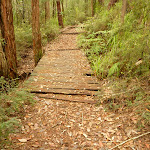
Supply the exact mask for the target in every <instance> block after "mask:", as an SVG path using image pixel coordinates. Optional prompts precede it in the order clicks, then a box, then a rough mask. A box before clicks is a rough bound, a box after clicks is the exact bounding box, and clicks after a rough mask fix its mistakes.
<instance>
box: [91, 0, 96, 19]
mask: <svg viewBox="0 0 150 150" xmlns="http://www.w3.org/2000/svg"><path fill="white" fill-rule="evenodd" d="M95 5H96V0H91V10H92V17H94V15H95Z"/></svg>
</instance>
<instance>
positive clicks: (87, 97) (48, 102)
mask: <svg viewBox="0 0 150 150" xmlns="http://www.w3.org/2000/svg"><path fill="white" fill-rule="evenodd" d="M76 38H77V34H76V29H75V28H68V29H67V30H64V31H63V34H61V35H60V36H59V37H58V38H57V39H56V40H54V41H53V42H52V43H50V44H49V45H48V46H47V48H46V52H45V55H44V56H43V58H42V59H41V61H40V62H39V64H38V66H37V67H36V68H35V69H34V71H33V73H32V75H31V76H30V78H29V79H28V81H26V83H25V87H26V88H27V89H30V90H31V92H32V93H36V100H37V101H38V102H37V103H36V105H35V106H34V107H33V108H31V107H29V108H28V106H26V107H27V108H25V110H26V115H25V117H24V119H23V121H22V123H23V126H22V128H21V133H17V134H14V135H13V136H12V137H11V138H12V140H13V145H12V149H15V150H80V149H83V150H85V149H86V150H97V149H101V150H102V149H103V150H105V149H109V148H111V147H113V146H115V145H116V144H119V143H120V142H122V141H124V140H127V139H128V138H129V137H131V136H136V135H137V134H138V133H137V132H136V131H135V130H133V128H132V130H131V126H132V124H133V122H134V121H135V117H134V118H133V120H130V121H128V120H127V116H128V114H121V115H117V114H113V113H109V112H105V110H104V108H103V107H102V106H99V107H96V106H95V103H96V99H97V92H98V90H100V89H101V84H100V83H99V82H98V81H97V79H96V77H94V76H90V75H91V73H92V71H91V68H90V65H89V63H88V61H87V58H86V57H85V55H84V53H83V52H82V51H81V50H79V49H78V47H77V44H76V43H77V41H76ZM131 117H132V116H131ZM127 121H128V124H127ZM124 129H125V130H124ZM129 132H130V133H129ZM128 144H129V145H137V143H136V141H130V143H128ZM124 149H128V145H127V146H126V147H125V148H122V150H124ZM129 149H130V148H129Z"/></svg>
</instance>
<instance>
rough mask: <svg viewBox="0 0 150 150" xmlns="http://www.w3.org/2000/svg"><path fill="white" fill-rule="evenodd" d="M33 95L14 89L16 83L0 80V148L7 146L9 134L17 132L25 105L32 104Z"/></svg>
mask: <svg viewBox="0 0 150 150" xmlns="http://www.w3.org/2000/svg"><path fill="white" fill-rule="evenodd" d="M34 102H35V101H34V100H33V95H32V94H30V93H28V92H26V91H25V90H23V89H19V88H16V82H15V80H14V81H6V80H5V79H4V78H3V77H1V78H0V147H1V148H3V146H4V144H7V142H8V137H9V134H10V133H13V132H15V131H17V129H18V127H19V125H20V121H19V118H20V117H21V115H22V113H23V112H24V108H25V105H28V104H34Z"/></svg>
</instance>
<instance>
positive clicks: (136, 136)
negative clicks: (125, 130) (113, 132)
mask: <svg viewBox="0 0 150 150" xmlns="http://www.w3.org/2000/svg"><path fill="white" fill-rule="evenodd" d="M147 134H150V132H146V133H143V134H141V135H139V136H136V137H133V138H131V139H128V140H126V141H124V142H122V143H120V144H118V145H116V146H115V147H113V148H111V149H109V150H113V149H115V148H117V147H119V146H121V145H123V144H125V143H127V142H129V141H131V140H135V139H138V138H140V137H142V136H144V135H147Z"/></svg>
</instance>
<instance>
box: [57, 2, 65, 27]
mask: <svg viewBox="0 0 150 150" xmlns="http://www.w3.org/2000/svg"><path fill="white" fill-rule="evenodd" d="M56 3H57V15H58V23H59V26H60V27H62V28H63V27H64V25H63V18H62V12H61V6H60V0H56Z"/></svg>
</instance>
